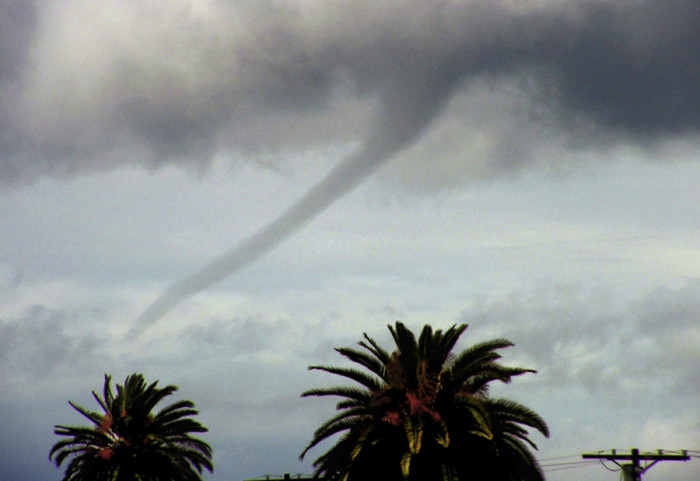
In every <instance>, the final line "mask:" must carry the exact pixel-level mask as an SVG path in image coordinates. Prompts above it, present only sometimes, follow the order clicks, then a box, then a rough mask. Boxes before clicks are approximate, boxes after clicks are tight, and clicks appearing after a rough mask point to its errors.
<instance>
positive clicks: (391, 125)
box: [129, 69, 454, 338]
mask: <svg viewBox="0 0 700 481" xmlns="http://www.w3.org/2000/svg"><path fill="white" fill-rule="evenodd" d="M445 74H446V71H440V69H436V71H435V72H432V73H431V74H429V75H423V76H419V77H417V78H420V82H415V83H412V84H411V83H406V84H405V85H404V86H402V88H398V89H394V90H393V91H392V92H391V93H389V94H387V96H386V97H385V102H384V106H383V108H382V111H381V113H380V115H379V116H378V119H377V123H378V126H377V128H376V129H375V132H374V133H373V134H372V135H371V136H370V138H369V139H367V141H366V142H365V144H364V146H362V147H361V148H360V149H359V150H358V151H357V152H356V153H354V154H352V155H350V156H349V157H347V158H345V159H344V160H343V161H342V162H340V164H338V165H337V166H336V167H335V168H334V169H333V170H331V171H330V173H329V174H328V175H327V176H326V177H325V178H323V179H322V180H321V181H320V182H319V183H318V184H316V185H315V186H314V187H313V188H311V189H310V190H309V191H308V192H307V193H306V194H305V195H304V196H303V197H302V198H301V199H299V200H298V201H297V202H296V203H295V204H294V205H292V206H291V207H290V208H289V209H288V210H287V211H286V212H284V213H283V214H282V215H281V216H280V217H278V218H277V219H276V220H275V221H273V222H271V223H270V224H268V225H267V226H265V227H264V228H262V229H261V230H259V231H258V232H257V233H255V234H253V235H252V236H250V237H249V238H247V239H245V240H243V241H242V242H241V243H240V244H239V245H237V246H235V247H234V248H233V249H232V250H231V251H229V252H227V253H226V254H224V255H223V256H221V257H219V258H218V259H216V260H215V261H214V262H212V263H210V264H209V265H208V266H206V267H204V268H203V269H200V270H199V271H197V272H194V273H193V274H190V275H189V276H187V277H185V278H184V279H182V280H180V281H178V282H176V283H175V284H173V285H172V286H170V287H169V288H168V289H166V290H165V292H163V294H161V295H160V297H158V299H156V301H155V302H154V303H153V304H151V306H150V307H148V309H146V311H144V313H143V314H141V316H139V318H138V319H137V321H136V324H135V326H134V327H133V328H132V330H131V331H130V333H129V337H131V338H133V337H135V336H138V335H139V334H141V333H142V332H143V331H144V330H145V329H147V328H148V327H149V326H151V325H152V324H153V323H155V322H156V321H157V320H158V319H159V318H161V317H162V316H164V315H166V314H167V313H168V312H169V311H170V310H172V309H173V308H174V307H175V306H177V305H178V304H179V303H181V302H182V301H184V300H186V299H187V298H189V297H191V296H193V295H195V294H197V293H198V292H201V291H202V290H204V289H206V288H207V287H209V286H211V285H213V284H215V283H217V282H219V281H222V280H223V279H225V278H227V277H228V276H230V275H231V274H233V273H234V272H235V271H237V270H238V269H240V268H242V267H245V266H246V265H248V264H250V263H251V262H253V261H255V260H256V259H258V258H260V257H261V256H263V255H265V254H266V253H268V252H270V251H271V250H272V249H274V248H275V247H277V245H279V244H280V243H281V242H283V241H284V240H285V239H286V238H288V237H289V236H290V235H292V234H293V233H294V232H296V231H297V230H299V229H300V228H301V227H303V226H304V225H305V224H306V223H307V222H309V221H311V220H312V219H313V218H314V217H316V216H317V215H318V214H320V213H321V212H323V211H324V210H325V209H326V208H327V207H329V206H330V205H331V204H332V203H333V202H335V201H336V200H338V199H340V198H341V197H343V196H344V195H345V194H347V193H348V192H349V191H350V190H352V189H353V188H355V187H356V186H357V185H359V184H360V183H361V182H362V181H363V180H364V179H366V178H367V177H368V176H370V175H371V174H372V173H374V172H375V171H376V170H377V169H378V168H379V167H380V166H381V165H382V164H384V163H385V162H386V161H388V160H389V159H390V158H391V157H392V156H393V155H395V154H396V153H397V152H399V151H401V150H403V149H405V148H407V147H408V146H409V145H410V144H411V143H412V142H413V141H415V140H416V139H417V138H418V137H419V136H420V133H421V132H422V131H423V130H425V128H426V127H427V126H428V125H429V124H430V121H431V120H432V119H433V118H434V117H435V116H436V115H437V114H438V113H439V112H440V110H441V108H442V106H443V105H444V104H445V102H446V101H447V99H448V98H449V94H450V92H451V89H452V83H453V82H452V79H453V78H454V77H452V76H447V75H445Z"/></svg>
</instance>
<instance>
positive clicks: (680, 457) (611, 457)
mask: <svg viewBox="0 0 700 481" xmlns="http://www.w3.org/2000/svg"><path fill="white" fill-rule="evenodd" d="M681 453H682V454H669V453H668V452H666V453H664V452H663V451H662V450H660V449H659V450H658V453H657V454H651V453H645V454H640V453H639V449H636V448H633V449H632V451H631V452H630V454H622V453H620V454H618V453H617V451H616V450H614V449H613V450H612V451H611V453H610V454H602V453H596V454H583V455H581V457H582V458H583V459H598V460H600V462H601V464H602V463H603V460H604V459H606V460H608V461H612V462H613V463H615V464H617V465H618V466H620V468H621V469H622V473H621V476H624V479H626V480H627V479H628V480H631V481H642V474H644V473H645V472H646V471H647V470H648V469H649V468H651V467H652V466H653V465H655V464H656V463H658V462H659V461H689V460H690V456H688V452H687V451H682V452H681ZM622 460H627V461H632V462H631V463H629V464H620V463H618V462H617V461H622ZM640 461H651V462H650V463H648V464H646V465H645V466H644V467H642V465H641V464H640ZM603 466H605V465H604V464H603ZM606 468H607V466H606ZM608 469H609V468H608Z"/></svg>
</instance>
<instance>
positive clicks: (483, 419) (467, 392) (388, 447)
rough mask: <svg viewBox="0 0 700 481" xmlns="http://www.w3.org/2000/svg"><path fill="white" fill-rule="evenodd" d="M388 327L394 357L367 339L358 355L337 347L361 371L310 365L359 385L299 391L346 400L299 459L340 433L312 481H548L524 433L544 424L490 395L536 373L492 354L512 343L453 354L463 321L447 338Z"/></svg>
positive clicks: (500, 342)
mask: <svg viewBox="0 0 700 481" xmlns="http://www.w3.org/2000/svg"><path fill="white" fill-rule="evenodd" d="M388 327H389V331H390V332H391V335H392V337H393V340H394V343H395V345H396V348H395V350H394V351H393V352H392V353H389V352H387V351H386V350H384V349H382V348H381V347H380V346H379V345H378V344H377V343H376V342H375V341H374V340H373V339H372V338H370V337H369V336H368V335H367V334H364V339H363V340H362V341H360V342H359V346H360V347H361V348H362V349H353V348H338V349H336V351H337V352H338V353H340V354H341V355H342V356H344V357H345V358H347V359H349V360H350V361H352V362H353V363H355V364H357V365H359V366H361V367H362V368H364V369H358V368H353V367H349V368H346V367H332V366H310V367H309V369H311V370H319V371H324V372H327V373H330V374H335V375H338V376H342V377H344V378H347V379H349V380H351V381H353V382H354V383H356V384H359V386H357V385H342V386H334V387H328V388H319V389H312V390H309V391H306V392H304V393H303V394H302V396H304V397H306V396H338V397H340V398H341V400H340V401H339V402H338V404H337V406H336V407H337V410H338V411H339V413H338V414H337V415H336V416H334V417H333V418H331V419H330V420H328V421H326V422H325V423H324V424H323V425H321V426H320V427H319V428H318V429H317V430H316V432H315V433H314V436H313V438H312V440H311V442H310V443H309V445H308V446H307V447H306V449H304V451H303V452H302V454H301V458H302V459H303V457H304V456H305V455H306V454H307V452H308V451H309V450H310V449H312V448H314V447H315V446H317V445H318V444H320V443H321V442H323V441H326V440H328V439H329V438H331V437H332V436H334V435H336V434H342V435H341V437H340V439H338V440H337V442H336V443H335V445H333V446H332V447H331V448H330V449H329V450H328V451H327V452H326V453H325V454H323V455H321V456H320V457H319V458H318V459H316V461H315V462H314V466H315V468H316V472H315V476H316V477H324V479H327V480H330V481H335V480H342V481H373V480H387V481H394V480H397V481H399V480H411V481H414V480H421V481H422V480H431V481H432V480H445V481H448V480H452V481H454V480H459V479H468V478H471V477H474V476H476V477H477V478H478V477H480V476H478V475H477V473H481V472H488V473H489V474H488V479H493V480H497V481H521V480H522V481H524V480H527V481H542V480H543V479H544V477H543V475H542V471H541V470H540V468H539V465H538V463H537V460H536V459H535V458H534V456H533V454H532V452H531V451H530V448H534V449H536V448H537V446H536V445H535V444H534V443H533V442H532V441H531V440H530V439H529V431H528V429H527V428H533V429H535V430H537V431H539V432H540V433H542V434H543V435H545V436H549V430H548V427H547V425H546V423H545V422H544V421H543V420H542V418H540V417H539V416H538V415H537V414H536V413H534V412H533V411H531V410H529V409H528V408H526V407H525V406H522V405H520V404H518V403H516V402H514V401H509V400H505V399H493V398H490V397H489V395H488V389H489V383H491V382H493V381H501V382H504V383H508V382H510V380H511V378H513V377H514V376H519V375H521V374H525V373H529V372H535V371H533V370H531V369H523V368H517V367H507V366H503V365H501V364H500V363H498V360H499V359H500V357H501V356H500V355H499V354H498V353H497V352H496V351H497V350H499V349H503V348H506V347H509V346H512V345H513V344H512V343H511V342H510V341H508V340H505V339H494V340H491V341H487V342H483V343H480V344H476V345H474V346H472V347H470V348H468V349H466V350H464V351H462V352H461V353H459V354H458V355H454V354H453V353H452V350H453V349H454V347H455V345H456V343H457V341H458V340H459V337H460V336H461V335H462V333H463V332H464V331H465V330H466V329H467V325H465V324H463V325H459V326H457V325H454V326H452V327H450V328H449V329H447V330H446V331H445V332H443V331H442V330H437V331H433V330H432V328H431V327H430V326H429V325H426V326H425V327H424V328H423V330H422V332H421V334H420V336H419V338H418V339H416V337H415V335H414V334H413V333H412V332H411V331H410V330H409V329H408V328H406V326H405V325H403V324H402V323H400V322H397V323H396V325H395V326H388ZM367 371H369V372H367ZM484 470H488V471H484Z"/></svg>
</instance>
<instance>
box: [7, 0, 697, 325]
mask: <svg viewBox="0 0 700 481" xmlns="http://www.w3.org/2000/svg"><path fill="white" fill-rule="evenodd" d="M78 3H79V2H78ZM3 4H4V5H9V6H10V7H11V8H3V10H2V11H3V15H4V17H3V22H2V24H3V25H5V24H7V25H13V28H11V29H9V30H5V29H3V33H1V34H0V35H2V38H0V40H2V44H3V45H10V44H12V45H13V48H11V49H10V48H7V49H2V50H0V56H1V60H2V62H3V65H7V66H8V67H7V68H4V69H3V74H2V75H1V76H0V92H1V93H2V97H3V99H6V101H3V102H2V103H1V104H0V127H2V128H1V129H0V181H1V182H2V183H3V184H5V185H6V186H12V185H13V184H18V183H25V182H32V181H35V180H36V179H39V178H41V177H44V176H72V175H76V174H79V173H82V172H90V171H95V170H105V169H113V168H117V167H120V166H124V165H131V164H137V165H143V166H145V167H147V168H156V167H158V166H162V165H165V164H171V163H172V164H181V165H188V166H190V165H192V166H195V168H197V169H199V168H201V167H206V166H207V165H208V164H209V163H210V162H211V161H212V159H213V158H215V157H217V156H220V155H222V154H235V155H236V157H237V158H239V157H244V158H248V159H251V161H255V160H256V159H258V158H259V156H260V155H261V154H268V153H270V152H272V153H274V152H278V151H279V152H283V151H285V150H286V149H295V148H300V147H301V148H314V147H316V146H320V145H327V144H332V143H345V142H357V141H361V139H365V140H364V141H361V147H360V148H359V149H358V151H357V152H356V153H355V154H354V155H351V156H350V157H348V158H347V159H345V160H344V161H342V162H341V163H340V164H339V165H338V166H337V167H335V168H333V169H331V170H330V173H329V174H328V176H327V177H326V178H325V179H324V180H323V181H322V182H321V183H319V184H318V185H317V186H315V187H314V188H312V189H311V190H310V191H309V192H308V193H307V194H306V195H305V196H303V197H302V198H301V200H299V201H298V202H297V203H296V204H295V205H293V206H292V207H290V209H289V210H288V211H287V212H286V213H284V214H283V215H282V216H281V217H280V218H279V219H278V220H276V221H275V222H273V223H272V224H270V225H269V226H267V227H264V228H263V229H262V230H260V231H259V232H258V233H256V234H254V235H252V236H251V237H249V238H248V239H247V240H245V241H244V242H243V243H242V244H241V245H240V246H238V247H235V248H234V249H233V250H232V251H230V252H229V253H227V254H225V255H224V256H222V257H220V258H219V259H217V260H216V261H215V262H214V263H212V264H211V265H210V266H209V267H206V268H204V269H202V270H201V271H198V272H196V273H194V274H192V275H191V276H189V277H187V278H185V279H183V280H182V281H180V282H177V283H176V284H174V285H173V286H172V287H171V288H169V289H168V290H166V291H165V293H164V294H163V295H162V296H161V297H160V298H159V299H158V300H156V302H155V303H154V304H153V305H151V307H150V308H149V309H148V310H147V311H146V312H144V314H143V315H142V316H141V317H140V319H139V321H138V322H137V325H136V326H135V328H134V331H132V333H133V332H141V331H142V330H143V329H144V328H145V327H146V326H148V325H150V324H151V323H152V322H154V321H155V320H156V319H157V318H158V317H160V316H161V315H163V314H165V313H166V312H167V311H168V310H169V309H170V308H171V307H173V306H174V305H175V304H176V303H178V302H180V301H182V300H183V299H185V298H186V297H188V296H190V295H192V294H194V293H196V292H198V291H200V290H202V289H204V288H206V287H207V286H209V285H211V284H213V283H215V282H218V281H219V280H221V279H223V278H225V277H227V276H228V275H230V274H231V273H232V272H233V271H235V270H236V269H238V268H240V267H242V266H244V265H246V264H248V263H250V262H252V261H253V260H255V259H257V258H258V257H260V256H261V255H263V254H264V253H265V252H267V251H269V250H270V249H273V248H274V247H275V246H276V245H278V244H279V243H280V242H282V241H283V240H284V239H285V238H286V237H287V236H289V235H291V234H292V233H294V232H295V231H296V230H297V229H299V228H300V227H302V226H303V225H304V224H305V223H307V222H308V221H310V220H311V219H312V218H313V217H314V216H315V215H317V214H318V213H320V212H321V211H323V210H324V209H325V208H326V207H328V206H329V205H330V204H331V203H332V202H333V201H335V200H337V199H338V198H340V197H342V196H343V195H344V194H345V193H346V192H347V191H349V190H351V189H352V188H353V187H355V186H356V185H358V184H359V183H360V182H361V181H362V180H363V179H365V178H366V177H367V176H369V175H370V174H372V173H373V172H375V171H376V169H377V168H379V167H380V166H381V165H382V164H383V163H384V162H386V161H387V160H388V159H390V158H392V157H393V156H394V155H395V154H396V153H398V152H400V151H402V150H404V149H405V148H407V147H408V146H410V145H412V144H413V143H414V142H416V141H417V140H418V139H419V138H420V136H421V134H423V133H424V131H425V129H426V127H427V126H428V125H429V124H430V122H431V121H432V120H433V119H434V118H436V117H438V116H439V115H440V113H441V110H442V109H443V108H444V106H445V105H447V104H448V103H449V101H450V99H451V98H454V96H455V95H456V94H460V95H469V88H470V86H471V85H472V84H473V82H471V81H473V80H480V81H486V82H488V81H490V80H493V81H497V80H499V79H511V80H513V81H516V82H517V81H518V80H519V79H523V80H524V79H528V81H530V82H533V84H534V86H535V88H532V89H529V88H527V87H526V88H524V89H523V92H524V94H525V95H528V94H529V95H530V98H529V102H530V104H531V106H532V108H533V110H537V111H538V112H539V115H544V116H545V117H546V121H547V123H548V124H549V125H556V132H555V133H556V134H557V135H562V136H566V137H568V138H571V139H581V138H585V141H586V142H588V143H590V144H597V143H601V144H604V143H612V144H616V143H621V142H627V143H645V144H649V143H654V142H656V141H664V140H675V139H683V140H687V139H691V140H692V139H695V140H697V134H698V127H699V126H700V109H697V107H696V106H697V105H698V104H700V60H699V59H700V55H698V53H699V52H698V45H700V31H699V30H698V29H697V24H698V20H700V5H699V4H698V3H697V2H695V1H692V0H684V1H676V2H669V1H643V2H612V1H586V2H584V1H571V2H553V3H548V2H543V3H542V4H540V5H539V6H538V7H528V8H525V7H522V6H521V7H516V6H506V4H498V5H496V4H495V3H493V2H464V3H462V4H459V5H456V4H448V3H435V4H434V3H430V4H426V2H411V1H407V2H400V3H399V4H392V5H393V6H392V7H387V6H386V5H385V4H377V3H374V2H368V3H366V4H365V3H364V2H347V3H345V2H338V3H336V2H329V3H328V4H324V5H322V6H308V5H307V6H304V5H301V4H300V5H296V4H292V3H288V2H285V3H279V4H276V3H274V2H267V3H265V4H255V5H253V4H248V3H246V2H241V3H238V4H234V5H231V4H225V3H216V2H214V3H211V4H207V6H201V5H200V6H199V7H195V6H194V4H187V3H185V2H183V3H178V4H175V5H173V4H171V3H168V2H163V3H158V2H154V3H153V4H149V5H148V6H143V5H135V4H131V5H127V4H124V5H122V7H123V9H122V10H121V11H120V13H121V17H119V18H120V21H115V19H114V18H113V17H111V16H110V9H109V8H106V4H100V5H98V6H95V7H94V8H93V9H92V10H91V9H82V10H79V9H77V8H76V5H77V3H76V4H73V3H68V4H65V5H62V6H61V7H60V8H59V7H58V6H57V5H52V6H51V5H50V6H49V8H47V9H43V10H42V11H41V13H37V10H38V9H35V8H34V5H35V3H32V2H26V3H17V2H3ZM36 5H38V4H36ZM78 11H79V12H81V14H82V15H86V16H90V21H87V17H86V18H83V19H82V21H81V18H80V17H79V16H77V13H76V12H78ZM154 17H158V18H162V22H161V23H160V24H159V25H161V26H160V27H159V28H158V29H155V30H153V29H150V28H147V27H149V26H150V24H149V22H147V21H146V20H142V19H144V18H145V19H148V18H154ZM8 19H9V20H8ZM16 19H21V22H18V21H15V20H16ZM120 22H121V23H120ZM107 26H110V28H109V29H107V28H106V27H107ZM76 45H81V46H82V48H78V49H76V48H75V46H76ZM172 51H177V52H178V53H179V54H178V55H177V56H172V55H170V54H169V52H172ZM126 54H128V55H126ZM416 77H420V78H421V79H422V81H421V82H418V83H415V82H414V81H413V80H411V79H413V78H416ZM412 82H413V83H412ZM339 91H343V92H344V93H346V94H347V93H348V92H349V93H350V99H351V101H350V104H352V103H355V104H357V105H359V106H366V107H368V108H366V109H362V108H358V109H352V108H347V107H348V104H340V103H339V101H338V97H339V96H338V95H337V93H338V92H339ZM98 92H99V94H100V95H99V97H98V96H97V93H98ZM105 93H108V94H109V95H104V94H105ZM538 107H542V108H538ZM368 112H370V113H368ZM371 112H375V114H374V115H377V113H378V115H377V118H376V119H374V121H373V125H374V128H373V129H371V130H370V131H369V132H368V131H367V129H366V127H364V126H365V125H366V124H367V123H368V122H369V121H370V120H372V115H373V114H372V113H371ZM461 114H462V115H463V116H464V117H465V118H468V117H469V116H470V115H478V112H477V113H474V112H463V113H461ZM534 121H535V122H537V121H538V120H537V119H534ZM524 138H526V137H524ZM459 140H461V139H453V141H455V142H459ZM496 140H498V139H496ZM467 147H468V146H467ZM531 147H532V146H529V145H518V146H516V148H515V149H514V152H515V154H514V157H516V156H520V157H521V158H522V159H525V160H524V161H520V163H519V164H518V167H517V168H518V169H527V168H528V165H529V163H528V161H527V159H528V152H529V150H530V149H531ZM495 152H496V154H495V155H498V151H495ZM500 160H501V159H499V158H487V159H485V162H484V165H486V166H487V167H486V169H487V172H486V173H485V174H484V176H485V177H493V176H497V175H499V172H501V171H504V172H507V171H509V170H510V169H511V168H512V166H511V165H509V164H510V161H508V162H503V161H500ZM331 161H332V160H331ZM439 161H440V159H431V162H439Z"/></svg>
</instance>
